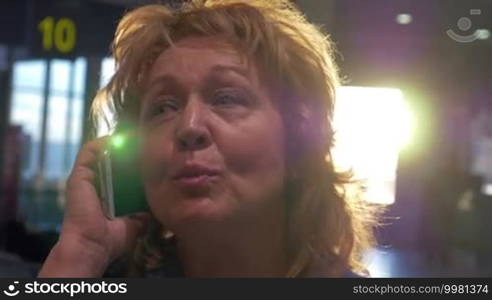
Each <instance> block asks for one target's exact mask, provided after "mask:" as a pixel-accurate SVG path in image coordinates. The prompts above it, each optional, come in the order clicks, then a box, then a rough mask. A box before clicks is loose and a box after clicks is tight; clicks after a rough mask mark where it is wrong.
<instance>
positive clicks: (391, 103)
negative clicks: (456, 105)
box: [333, 86, 413, 204]
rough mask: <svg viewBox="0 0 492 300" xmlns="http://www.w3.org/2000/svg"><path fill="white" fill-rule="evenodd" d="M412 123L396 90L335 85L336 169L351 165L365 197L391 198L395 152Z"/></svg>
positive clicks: (382, 200) (384, 201)
mask: <svg viewBox="0 0 492 300" xmlns="http://www.w3.org/2000/svg"><path fill="white" fill-rule="evenodd" d="M412 127H413V126H412V115H411V113H410V110H409V108H408V106H407V105H406V102H405V100H404V98H403V94H402V92H401V91H400V90H398V89H391V88H367V87H350V86H345V87H341V88H339V90H338V96H337V103H336V106H335V116H334V128H335V131H336V135H335V139H336V144H335V148H334V149H333V157H334V161H335V164H336V166H337V168H338V169H342V170H346V169H348V168H352V170H353V171H354V174H355V177H356V178H357V179H360V180H363V182H364V183H365V185H366V187H367V193H366V194H365V199H367V201H369V202H373V203H381V204H391V203H393V202H394V199H395V181H396V180H395V179H396V167H397V161H398V154H399V152H400V150H401V149H402V148H403V147H405V145H406V144H407V143H408V142H409V141H410V138H411V135H412Z"/></svg>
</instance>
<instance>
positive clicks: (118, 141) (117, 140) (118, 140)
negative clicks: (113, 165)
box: [111, 135, 125, 148]
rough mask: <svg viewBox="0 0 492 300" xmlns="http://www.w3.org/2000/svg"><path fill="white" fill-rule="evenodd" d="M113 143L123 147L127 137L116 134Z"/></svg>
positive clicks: (116, 146) (117, 146)
mask: <svg viewBox="0 0 492 300" xmlns="http://www.w3.org/2000/svg"><path fill="white" fill-rule="evenodd" d="M111 143H112V144H113V146H114V147H115V148H121V147H123V145H124V144H125V138H124V137H123V136H121V135H116V136H114V137H113V138H112V140H111Z"/></svg>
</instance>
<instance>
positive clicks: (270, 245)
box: [177, 214, 288, 277]
mask: <svg viewBox="0 0 492 300" xmlns="http://www.w3.org/2000/svg"><path fill="white" fill-rule="evenodd" d="M285 225H286V222H285V216H284V215H283V214H282V215H280V214H277V215H276V216H272V215H270V216H268V217H266V216H257V217H256V218H248V219H247V220H244V221H243V222H240V221H238V222H234V224H231V223H230V222H229V223H223V224H213V225H210V224H207V225H205V226H197V227H195V230H193V232H191V233H188V234H186V233H184V234H182V235H181V236H179V235H178V239H177V250H178V255H179V257H180V260H181V261H182V262H183V267H184V272H185V275H186V276H187V277H284V276H285V275H286V273H287V269H288V251H287V234H286V226H285Z"/></svg>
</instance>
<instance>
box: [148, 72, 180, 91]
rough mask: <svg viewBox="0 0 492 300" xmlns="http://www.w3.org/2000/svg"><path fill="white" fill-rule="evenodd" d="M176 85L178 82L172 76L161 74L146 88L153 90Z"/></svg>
mask: <svg viewBox="0 0 492 300" xmlns="http://www.w3.org/2000/svg"><path fill="white" fill-rule="evenodd" d="M177 84H178V80H177V79H176V78H175V77H174V76H172V75H170V74H163V75H159V76H157V77H156V78H154V79H153V80H152V81H151V82H150V84H149V85H148V86H147V87H148V89H149V90H153V89H154V88H155V86H175V85H177Z"/></svg>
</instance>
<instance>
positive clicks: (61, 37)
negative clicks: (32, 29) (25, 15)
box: [38, 17, 77, 53]
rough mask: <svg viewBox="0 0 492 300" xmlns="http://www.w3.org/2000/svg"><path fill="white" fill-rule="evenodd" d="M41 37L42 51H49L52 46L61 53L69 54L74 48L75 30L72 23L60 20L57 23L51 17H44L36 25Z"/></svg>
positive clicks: (65, 19) (64, 19)
mask: <svg viewBox="0 0 492 300" xmlns="http://www.w3.org/2000/svg"><path fill="white" fill-rule="evenodd" d="M38 29H39V30H40V31H41V34H42V35H43V50H45V51H50V50H51V49H53V46H54V47H55V48H56V50H58V51H60V52H61V53H69V52H70V51H72V50H73V48H74V47H75V41H76V39H77V28H76V26H75V23H74V21H72V20H71V19H68V18H61V19H59V20H58V21H57V22H55V19H54V18H53V17H46V18H44V19H43V20H42V21H41V22H39V24H38Z"/></svg>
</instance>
